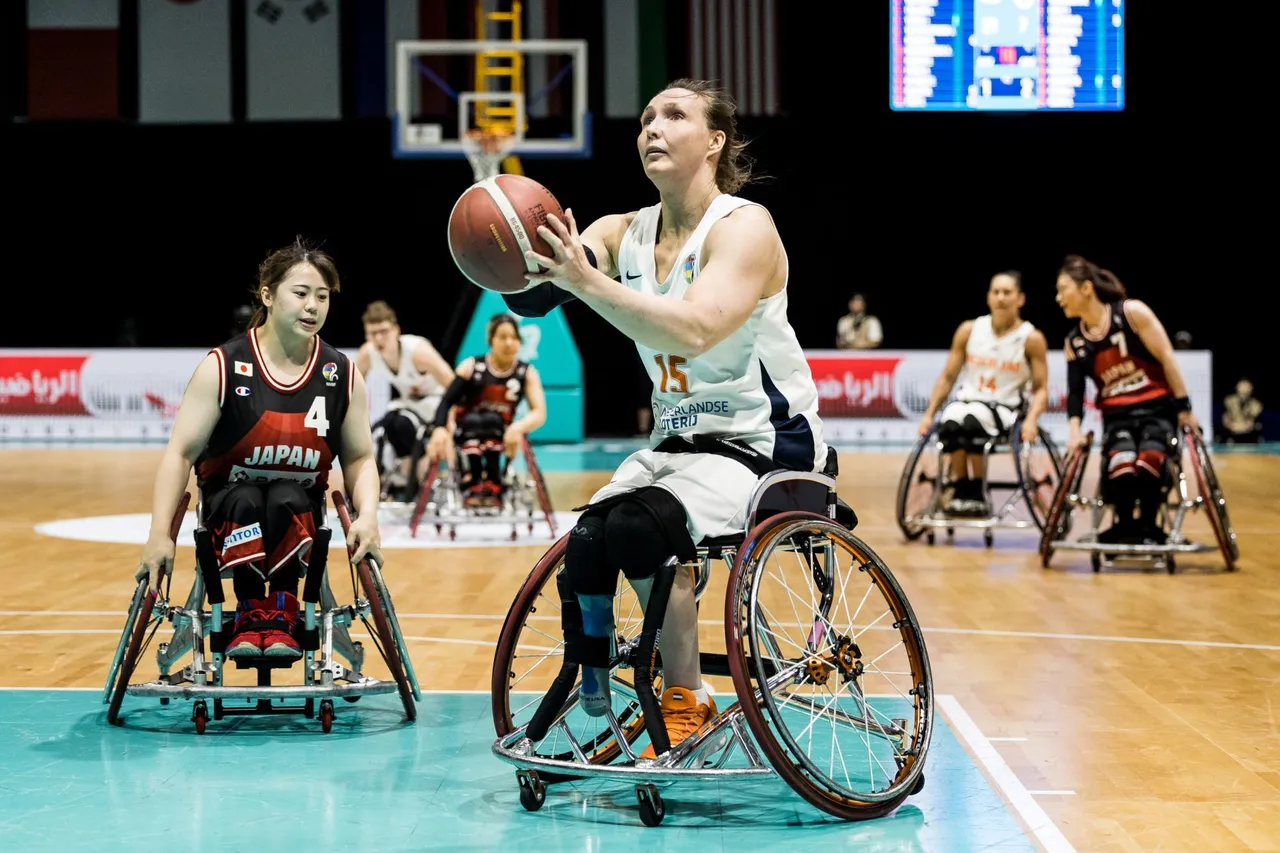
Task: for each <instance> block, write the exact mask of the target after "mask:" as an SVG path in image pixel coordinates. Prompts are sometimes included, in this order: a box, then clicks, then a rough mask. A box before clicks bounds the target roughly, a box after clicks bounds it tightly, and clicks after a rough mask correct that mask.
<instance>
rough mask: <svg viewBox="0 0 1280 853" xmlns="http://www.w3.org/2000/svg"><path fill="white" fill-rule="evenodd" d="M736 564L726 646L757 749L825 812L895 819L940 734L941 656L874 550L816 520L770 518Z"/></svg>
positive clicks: (802, 515) (810, 516) (793, 515)
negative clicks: (929, 647)
mask: <svg viewBox="0 0 1280 853" xmlns="http://www.w3.org/2000/svg"><path fill="white" fill-rule="evenodd" d="M738 554H739V557H738V560H737V561H736V563H735V564H734V567H733V571H732V572H731V573H730V576H729V581H728V595H727V597H726V600H725V640H726V643H727V646H728V652H729V654H728V658H729V670H730V674H731V675H732V677H733V684H734V689H735V690H736V692H737V696H738V701H739V706H740V707H741V709H742V713H743V716H744V717H745V718H746V720H747V724H748V726H749V727H750V728H751V732H752V735H754V738H755V741H756V743H757V744H758V745H759V747H760V749H761V751H762V752H763V753H764V754H765V756H767V758H768V761H769V763H770V764H771V765H772V766H773V768H774V770H775V771H777V773H778V775H779V776H781V777H782V778H783V779H784V780H785V781H786V783H787V784H788V785H789V786H790V787H791V788H792V789H793V790H795V791H796V793H798V794H799V795H800V796H801V797H803V798H804V799H805V800H807V801H808V802H809V803H811V804H813V805H814V806H816V807H817V808H819V809H821V810H822V811H824V812H826V813H828V814H831V815H834V816H836V817H839V818H842V819H845V820H866V819H870V818H875V817H880V816H883V815H885V814H888V813H889V812H891V811H893V810H894V809H895V808H897V807H898V806H899V805H901V804H902V802H903V801H904V800H905V799H906V798H907V797H908V796H910V795H911V794H913V793H915V791H917V790H918V789H919V786H920V784H921V783H922V781H923V772H924V765H925V758H926V755H927V753H928V749H929V742H930V738H931V735H932V730H933V682H932V676H931V674H930V669H929V656H928V653H927V651H926V649H925V643H924V635H923V633H922V631H921V629H920V625H919V623H918V622H917V620H916V617H915V614H914V612H913V611H912V609H911V605H910V603H908V601H907V598H906V595H905V594H904V593H903V591H902V588H901V587H900V586H899V585H898V582H897V580H896V579H895V578H894V576H893V573H892V572H891V571H890V570H889V568H888V567H887V566H886V565H885V564H884V562H883V561H881V560H880V558H879V557H877V556H876V555H875V553H874V552H872V551H871V549H870V548H868V547H867V546H866V545H865V544H864V543H863V542H861V541H860V540H859V539H858V538H856V537H855V536H853V534H852V533H850V532H849V531H848V530H847V529H845V528H844V527H841V526H840V525H838V524H836V523H835V522H833V521H832V520H830V519H828V518H825V517H823V516H821V515H817V514H814V513H808V512H787V513H782V514H779V515H776V516H773V517H771V518H768V519H766V520H765V521H763V522H761V523H760V524H759V525H757V526H756V528H755V529H754V530H752V531H751V532H750V533H748V534H747V537H746V541H745V542H744V543H743V545H742V548H741V550H740V551H739V552H738ZM854 586H865V591H864V590H859V589H851V587H854ZM873 593H875V594H874V595H873ZM824 720H825V722H823V721H824ZM828 729H829V731H828ZM815 730H816V731H815ZM841 741H843V742H844V743H843V745H842V744H841ZM853 756H857V758H856V759H855V758H853Z"/></svg>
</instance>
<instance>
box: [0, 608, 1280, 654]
mask: <svg viewBox="0 0 1280 853" xmlns="http://www.w3.org/2000/svg"><path fill="white" fill-rule="evenodd" d="M2 616H16V617H27V618H34V617H45V618H56V617H73V616H115V617H117V618H120V619H123V618H124V617H126V616H128V613H127V612H126V611H124V610H0V617H2ZM396 616H397V617H398V618H400V619H402V620H404V619H441V620H450V619H452V620H467V619H475V620H489V621H503V620H505V619H506V618H507V617H506V614H495V613H397V614H396ZM546 618H548V619H553V618H556V617H552V616H548V617H546ZM698 624H699V625H702V626H709V627H713V628H716V627H722V626H723V625H724V621H723V620H716V619H700V620H698ZM120 630H124V629H123V628H121V629H120ZM872 630H885V631H892V630H895V629H893V628H890V627H881V626H875V627H873V629H872ZM921 631H923V632H924V634H925V635H926V637H927V636H928V635H929V634H957V635H962V636H975V637H1013V638H1022V639H1027V638H1029V639H1041V640H1065V641H1071V642H1093V643H1137V644H1145V645H1156V646H1181V647H1184V648H1210V649H1239V650H1244V651H1259V652H1280V645H1276V644H1270V643H1228V642H1224V641H1220V640H1188V639H1178V638H1172V637H1121V636H1114V635H1108V634H1063V633H1057V632H1053V631H1006V630H1001V629H994V628H936V627H930V626H927V625H926V626H922V627H921ZM103 633H115V632H113V631H111V630H108V629H97V628H93V629H91V628H66V629H47V630H26V631H23V630H0V636H24V635H39V634H103ZM424 639H425V638H424ZM440 639H442V640H445V641H446V642H447V641H448V640H449V639H451V638H440Z"/></svg>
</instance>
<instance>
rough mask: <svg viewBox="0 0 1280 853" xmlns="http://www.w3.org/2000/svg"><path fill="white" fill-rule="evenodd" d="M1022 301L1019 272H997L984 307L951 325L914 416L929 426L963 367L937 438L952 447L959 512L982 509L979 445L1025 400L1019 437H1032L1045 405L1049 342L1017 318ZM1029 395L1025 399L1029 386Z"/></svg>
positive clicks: (1008, 422)
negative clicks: (941, 361) (924, 403)
mask: <svg viewBox="0 0 1280 853" xmlns="http://www.w3.org/2000/svg"><path fill="white" fill-rule="evenodd" d="M1024 304H1026V294H1024V293H1023V292H1022V277H1021V275H1020V274H1018V273H1017V272H1012V271H1011V272H1004V273H998V274H997V275H995V276H993V277H992V279H991V284H990V286H989V287H988V289H987V307H988V308H989V309H990V311H991V313H990V314H985V315H983V316H981V317H978V318H977V319H975V320H966V321H965V322H964V323H961V324H960V327H959V328H958V329H956V333H955V335H954V337H953V338H952V341H951V351H950V352H949V353H948V355H947V364H946V367H944V368H943V371H942V375H941V376H939V377H938V381H937V384H935V385H934V388H933V395H932V397H931V398H930V400H929V405H928V407H926V409H925V412H924V417H923V418H921V420H920V434H921V435H925V434H926V433H928V432H929V430H930V429H932V428H933V421H934V415H935V413H936V412H937V411H938V407H939V406H941V405H942V402H943V401H944V400H946V398H947V397H948V395H950V393H951V389H952V387H953V386H954V385H955V382H956V379H957V377H959V376H960V374H961V373H963V378H962V379H961V382H960V387H959V389H958V390H957V392H956V399H955V400H954V401H953V402H951V403H950V404H948V405H947V407H946V408H945V409H943V411H942V417H941V419H940V423H939V425H938V434H939V438H940V439H941V440H942V442H943V444H944V446H945V447H946V448H947V449H948V450H949V451H951V477H952V480H953V482H954V483H955V490H954V492H953V494H952V499H951V504H950V509H951V510H952V511H954V512H958V513H962V514H965V515H985V514H986V513H987V512H988V511H989V508H988V507H987V506H986V499H985V495H984V494H983V490H982V481H983V476H984V470H983V459H982V453H981V450H982V445H983V443H985V442H986V440H987V439H988V438H990V437H993V436H997V435H1001V434H1003V433H1006V432H1007V431H1008V430H1009V429H1010V428H1011V427H1012V426H1013V423H1014V421H1015V420H1017V417H1018V414H1019V413H1020V412H1022V411H1023V410H1024V408H1025V410H1026V417H1025V418H1024V419H1023V423H1022V438H1023V440H1024V441H1034V440H1035V437H1036V433H1037V429H1038V424H1039V419H1040V415H1041V414H1043V412H1044V410H1045V408H1046V406H1047V405H1048V394H1049V392H1048V376H1049V367H1048V361H1047V358H1046V353H1047V350H1048V345H1047V343H1046V341H1045V337H1044V334H1043V333H1041V332H1040V331H1038V330H1037V329H1036V328H1035V326H1033V325H1031V323H1029V322H1027V321H1026V320H1023V319H1022V318H1021V316H1020V313H1019V312H1020V309H1021V308H1022V306H1023V305H1024ZM1028 388H1029V389H1030V391H1031V395H1030V396H1031V399H1030V401H1029V402H1028V401H1027V396H1026V395H1027V390H1028Z"/></svg>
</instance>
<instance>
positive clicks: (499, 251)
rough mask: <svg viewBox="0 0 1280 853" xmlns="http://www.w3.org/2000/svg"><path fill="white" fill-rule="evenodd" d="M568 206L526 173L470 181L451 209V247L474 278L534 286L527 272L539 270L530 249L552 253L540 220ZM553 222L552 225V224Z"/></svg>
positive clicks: (502, 287) (511, 288)
mask: <svg viewBox="0 0 1280 853" xmlns="http://www.w3.org/2000/svg"><path fill="white" fill-rule="evenodd" d="M551 213H554V214H555V215H556V216H558V217H559V218H560V221H562V222H563V221H564V209H563V208H561V207H560V202H558V201H556V197H555V196H553V195H552V194H551V193H550V191H549V190H547V188H546V187H544V186H543V185H542V184H540V183H538V182H537V181H534V180H531V179H529V178H526V177H524V176H523V175H498V176H497V177H495V178H489V179H487V180H484V181H480V182H479V183H477V184H474V185H473V186H471V187H470V188H469V189H468V190H467V191H466V192H464V193H463V194H462V197H461V198H459V199H458V202H457V204H455V205H454V206H453V212H452V213H450V214H449V251H450V252H451V253H452V254H453V262H454V263H455V264H457V265H458V269H459V270H461V271H462V274H463V275H465V276H466V277H467V278H468V279H469V280H470V281H471V283H472V284H475V285H477V286H478V287H483V288H484V289H485V290H492V291H494V292H495V293H519V292H520V291H522V290H526V289H528V288H529V287H532V286H533V285H531V284H530V283H529V282H528V281H527V280H526V279H525V274H526V273H530V272H538V271H539V268H538V266H537V264H534V263H531V262H529V261H527V260H526V259H525V256H524V253H525V252H527V251H529V250H530V249H532V250H533V251H535V252H537V253H538V254H540V255H544V256H546V257H548V258H549V257H552V256H553V252H552V250H551V247H550V246H548V245H547V242H546V241H545V240H543V239H542V238H541V237H539V236H538V226H539V225H543V224H545V223H546V221H547V215H548V214H551ZM548 227H549V226H548Z"/></svg>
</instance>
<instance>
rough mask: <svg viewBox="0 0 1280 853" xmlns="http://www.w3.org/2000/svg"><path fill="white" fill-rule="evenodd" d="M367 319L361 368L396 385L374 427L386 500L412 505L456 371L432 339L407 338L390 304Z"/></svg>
mask: <svg viewBox="0 0 1280 853" xmlns="http://www.w3.org/2000/svg"><path fill="white" fill-rule="evenodd" d="M363 319H364V330H365V343H364V344H362V345H361V347H360V350H359V352H358V353H357V354H356V367H357V369H359V371H360V373H361V375H363V376H365V377H366V378H367V377H368V376H369V374H370V373H372V372H373V371H375V370H376V371H381V372H383V373H384V374H385V375H386V376H387V379H388V381H389V382H390V384H391V402H390V403H389V404H388V405H387V411H386V414H384V415H383V417H382V418H381V419H380V420H379V421H378V423H376V424H374V426H373V434H374V442H375V446H376V447H377V448H378V449H379V459H378V466H379V472H380V475H381V479H382V491H383V497H384V498H390V499H403V500H407V499H409V498H410V496H411V495H413V494H414V493H416V491H417V484H418V482H419V481H420V480H421V478H422V477H423V476H424V475H425V473H426V467H427V461H426V454H425V452H424V451H425V447H426V441H427V439H428V438H429V437H430V433H431V423H432V421H433V420H434V419H435V414H436V407H437V406H438V405H439V403H440V398H441V397H442V396H443V395H444V389H445V387H447V385H448V383H449V382H451V381H452V380H453V369H452V368H451V367H450V366H449V363H448V362H447V361H445V360H444V357H443V356H441V355H440V353H439V352H437V351H436V348H435V347H434V346H432V345H431V342H430V341H429V340H427V339H426V338H424V337H421V336H419V335H406V334H402V333H401V331H400V325H399V323H398V322H397V320H396V315H395V312H394V311H393V310H392V309H391V307H390V306H389V305H387V304H386V303H385V302H382V301H378V302H374V303H371V304H370V305H369V306H368V308H366V310H365V314H364V318H363ZM415 463H416V464H415Z"/></svg>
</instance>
